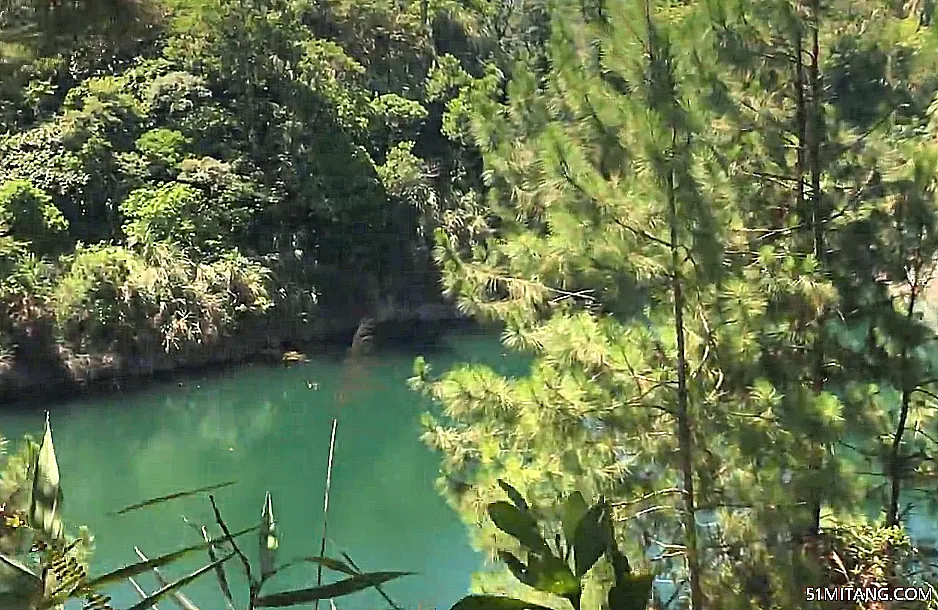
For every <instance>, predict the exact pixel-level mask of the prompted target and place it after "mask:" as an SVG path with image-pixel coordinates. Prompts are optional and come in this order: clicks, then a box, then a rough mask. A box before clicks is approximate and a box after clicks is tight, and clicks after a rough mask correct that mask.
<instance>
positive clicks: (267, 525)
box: [258, 491, 280, 579]
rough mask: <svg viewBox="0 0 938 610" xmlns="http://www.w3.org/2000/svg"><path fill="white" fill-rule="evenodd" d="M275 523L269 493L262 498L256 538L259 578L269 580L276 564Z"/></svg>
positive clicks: (278, 543) (277, 541)
mask: <svg viewBox="0 0 938 610" xmlns="http://www.w3.org/2000/svg"><path fill="white" fill-rule="evenodd" d="M279 545H280V541H279V540H277V522H276V521H275V520H274V505H273V500H272V499H271V497H270V492H269V491H268V492H267V496H266V497H265V498H264V509H263V510H262V511H261V528H260V536H259V538H258V557H260V563H261V578H262V579H266V578H269V577H270V575H271V574H273V573H274V569H275V567H274V564H276V562H277V547H278V546H279Z"/></svg>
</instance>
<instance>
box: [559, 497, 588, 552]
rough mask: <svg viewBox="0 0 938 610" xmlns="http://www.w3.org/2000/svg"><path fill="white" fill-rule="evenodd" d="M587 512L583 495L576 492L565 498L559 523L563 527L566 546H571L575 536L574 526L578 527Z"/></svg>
mask: <svg viewBox="0 0 938 610" xmlns="http://www.w3.org/2000/svg"><path fill="white" fill-rule="evenodd" d="M588 510H589V506H587V505H586V500H584V499H583V494H581V493H580V492H578V491H575V492H573V493H572V494H570V495H569V496H567V499H566V501H564V503H563V515H562V516H561V523H562V527H563V537H564V538H565V539H566V541H567V544H568V545H570V546H572V545H573V539H574V536H576V526H577V525H579V523H580V520H581V519H582V518H583V515H585V514H586V511H588Z"/></svg>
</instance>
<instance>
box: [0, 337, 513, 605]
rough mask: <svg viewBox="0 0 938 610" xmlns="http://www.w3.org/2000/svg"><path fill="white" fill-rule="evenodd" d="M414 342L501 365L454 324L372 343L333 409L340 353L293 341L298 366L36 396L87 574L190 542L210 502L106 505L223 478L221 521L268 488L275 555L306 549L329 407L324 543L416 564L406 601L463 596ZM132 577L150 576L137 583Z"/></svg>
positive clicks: (357, 554)
mask: <svg viewBox="0 0 938 610" xmlns="http://www.w3.org/2000/svg"><path fill="white" fill-rule="evenodd" d="M418 354H423V355H424V356H425V357H426V358H427V360H428V361H430V362H431V364H433V366H434V368H435V369H436V370H437V371H443V370H446V369H447V368H449V367H450V366H452V365H453V364H455V363H457V362H463V361H471V362H480V361H484V362H488V363H489V364H491V365H492V366H493V367H495V368H497V369H500V370H504V372H508V371H507V370H505V367H506V366H507V365H506V363H507V362H508V360H507V359H506V358H505V357H504V356H502V350H501V346H500V345H499V343H498V341H497V339H496V338H493V337H492V336H491V335H486V334H484V333H479V332H470V333H453V334H450V335H447V336H445V337H435V338H433V340H432V341H429V342H424V343H420V344H416V345H414V344H411V346H410V348H409V349H408V346H407V344H406V343H405V342H401V341H394V340H392V341H383V342H381V343H380V344H379V349H378V351H377V353H376V354H375V357H374V358H372V359H371V362H372V364H370V365H369V368H368V370H367V374H366V379H364V380H362V381H361V382H360V383H357V385H356V387H355V389H354V391H353V392H352V394H351V395H350V396H348V398H347V401H346V403H345V405H344V406H343V407H342V408H341V411H339V410H337V408H336V405H335V401H334V396H335V394H336V392H337V391H338V390H339V388H340V386H341V385H342V378H343V371H344V369H343V355H344V350H341V349H330V350H324V351H323V352H315V353H310V352H307V355H308V356H309V357H310V361H309V362H307V363H302V364H297V365H295V366H290V367H285V366H283V365H282V364H281V365H260V364H258V365H254V366H246V367H240V368H236V369H234V368H228V369H224V370H214V371H211V372H202V373H201V374H199V373H189V374H185V375H177V376H174V377H173V378H172V379H171V380H169V381H167V382H164V383H158V384H154V385H151V386H149V387H146V388H143V389H140V390H139V391H136V392H133V393H125V394H124V395H113V394H112V395H108V396H97V397H85V398H82V399H79V400H75V401H71V402H60V403H56V404H51V405H37V406H43V407H45V408H48V409H49V410H50V411H51V412H52V423H53V428H54V432H55V438H56V450H57V453H58V455H59V462H60V467H61V470H62V479H63V487H64V491H65V503H64V507H63V510H64V514H65V517H66V519H67V523H69V524H70V525H71V526H72V527H75V526H77V525H81V524H84V525H87V526H89V528H90V529H91V531H92V532H93V533H94V534H95V535H96V538H97V551H96V555H95V562H94V569H95V571H96V572H98V571H104V570H110V569H114V568H116V567H119V566H120V565H123V564H126V563H130V562H133V561H134V560H135V555H134V553H133V546H134V545H138V546H140V548H141V550H142V551H144V552H145V553H146V554H147V555H149V556H151V557H152V556H155V555H158V554H161V553H165V552H168V551H171V550H174V549H176V548H179V547H182V546H185V545H189V544H193V543H195V542H198V539H197V538H195V537H194V536H195V533H194V532H193V531H192V530H191V529H190V528H189V527H187V526H185V525H184V524H183V522H182V519H181V517H180V516H181V515H183V514H184V515H185V516H186V517H187V518H188V519H190V520H191V521H194V522H197V523H210V522H211V521H212V514H211V508H210V506H209V505H208V503H207V502H206V501H205V500H204V499H199V498H187V499H182V500H179V501H176V502H173V503H171V504H164V505H160V506H156V507H153V508H150V509H145V510H140V511H135V512H133V513H128V514H126V515H122V516H118V517H112V516H108V513H110V512H111V511H113V510H115V509H118V508H121V507H123V506H127V505H130V504H133V503H135V502H138V501H140V500H142V499H146V498H150V497H156V496H160V495H164V494H166V493H171V492H174V491H177V490H180V489H187V488H196V487H200V486H203V485H206V484H211V483H216V482H221V481H226V480H231V479H235V480H237V481H238V484H237V485H236V486H234V487H231V488H226V489H223V490H219V491H218V492H217V499H218V503H219V507H220V509H221V510H222V512H223V514H224V515H225V517H226V520H227V521H228V522H229V524H230V525H231V526H232V528H241V527H244V526H246V525H251V524H254V523H256V522H257V520H258V518H259V516H260V511H261V504H262V502H263V498H264V494H265V492H266V491H268V490H269V491H270V492H271V493H272V494H273V497H274V502H275V514H276V516H277V520H278V528H279V530H280V532H281V548H280V556H281V557H282V558H284V559H289V558H292V557H297V556H304V555H311V554H316V553H318V550H319V535H320V532H321V529H320V528H321V525H322V501H323V498H322V494H323V485H324V481H325V470H326V458H327V453H328V444H329V432H330V422H331V419H332V417H333V416H334V415H335V414H336V413H338V414H339V433H338V442H337V446H336V454H335V471H334V475H333V480H332V491H331V498H330V507H331V508H330V517H329V532H330V538H331V539H332V540H333V541H334V542H332V543H330V546H329V548H328V549H327V554H330V555H338V554H339V553H340V552H341V551H346V552H348V553H349V554H350V555H351V556H352V557H353V558H354V560H355V561H356V562H357V563H358V564H360V565H361V566H362V568H363V569H365V570H410V571H414V572H417V573H418V575H416V576H411V577H408V578H404V579H401V580H399V581H395V582H392V583H388V585H387V587H386V589H387V592H388V593H389V594H390V595H391V596H392V597H393V598H394V599H395V600H396V601H397V602H398V603H400V604H401V605H402V606H404V607H405V608H408V609H411V608H417V607H418V606H420V607H422V608H424V609H425V610H430V609H432V608H440V609H442V608H446V607H448V606H449V605H450V604H452V603H453V602H455V601H456V600H457V599H458V598H460V597H461V596H462V595H463V594H465V592H466V590H467V588H468V583H469V577H470V574H471V573H472V572H473V571H475V570H476V569H478V568H479V567H480V558H479V557H478V555H477V554H476V553H475V552H474V551H472V549H471V548H470V547H469V545H468V542H467V536H466V532H467V530H466V528H465V526H464V525H463V524H462V523H460V522H459V520H458V518H457V517H456V515H455V514H454V513H453V512H452V511H451V510H450V509H449V508H448V507H447V506H446V504H445V502H444V501H443V500H442V499H441V498H440V497H439V496H438V494H437V492H436V491H435V488H434V480H435V479H436V477H437V475H438V458H437V456H435V455H434V454H433V453H431V452H430V451H429V450H428V449H427V448H426V447H425V446H424V445H423V444H422V443H421V442H420V440H419V423H418V422H419V417H420V414H421V413H422V412H423V411H424V410H426V409H427V408H428V406H429V405H428V404H427V403H426V402H424V401H423V400H422V399H421V398H420V397H419V396H417V395H415V394H414V393H413V392H411V391H410V390H408V389H407V387H406V383H405V381H406V379H407V377H409V376H410V372H411V367H412V362H413V359H414V357H415V356H417V355H418ZM508 368H512V367H508ZM41 423H42V415H41V413H40V411H39V410H37V409H36V408H32V409H28V410H24V409H18V410H6V409H5V410H4V411H3V412H2V413H0V430H2V431H3V433H4V434H5V435H6V436H8V437H14V438H15V437H18V436H19V435H21V434H22V433H25V432H36V431H37V430H39V429H40V428H41ZM246 542H247V547H248V548H250V547H252V546H254V545H253V544H251V541H250V540H246ZM199 565H200V563H199V561H198V560H193V561H192V562H189V563H186V564H184V565H180V566H176V567H175V569H174V570H172V571H170V574H169V575H170V576H175V577H178V576H182V575H184V574H185V573H187V571H188V570H191V569H194V568H196V567H198V566H199ZM234 568H235V566H234V565H232V567H231V569H230V570H229V572H230V577H231V578H232V580H233V581H234V583H233V585H234V586H235V587H236V588H239V589H240V588H242V587H241V586H240V585H242V584H243V581H241V580H240V577H239V576H238V574H237V570H236V569H234ZM315 577H316V574H315V568H314V567H311V566H307V567H297V568H296V569H295V570H293V571H291V572H289V573H287V574H284V575H283V576H278V577H277V580H276V581H274V582H272V583H271V587H272V588H271V591H274V590H286V589H290V588H296V587H307V586H313V585H314V584H315ZM330 580H331V579H330ZM327 582H328V580H327ZM141 585H143V586H144V588H146V589H148V590H153V589H154V588H155V586H156V585H155V583H154V582H152V581H148V580H147V579H142V582H141ZM186 592H187V594H188V595H189V597H191V598H192V599H193V601H195V602H196V603H197V604H199V605H200V606H201V607H202V609H203V610H216V609H218V608H221V607H223V603H222V600H221V598H220V595H219V593H218V589H217V585H216V583H215V582H214V581H213V580H212V578H211V577H207V578H204V579H202V580H199V581H197V582H195V583H194V584H192V585H190V586H189V587H187V589H186ZM113 595H114V606H115V607H117V608H121V607H129V605H130V604H132V603H134V602H135V601H137V597H136V594H135V593H134V591H133V590H132V589H130V588H129V587H126V588H124V587H121V588H119V589H117V590H115V591H114V593H113ZM341 602H342V603H341V604H338V605H339V608H340V610H373V609H375V608H382V607H385V606H386V603H385V602H384V601H383V600H382V599H381V598H380V597H378V595H377V594H376V593H375V592H373V591H367V592H363V593H362V594H356V595H355V596H353V597H349V598H343V599H342V600H341ZM69 610H71V609H69Z"/></svg>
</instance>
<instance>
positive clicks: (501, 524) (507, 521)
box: [488, 502, 550, 554]
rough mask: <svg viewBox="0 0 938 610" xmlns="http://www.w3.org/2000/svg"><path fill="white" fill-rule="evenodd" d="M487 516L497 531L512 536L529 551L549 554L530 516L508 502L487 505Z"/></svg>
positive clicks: (535, 523)
mask: <svg viewBox="0 0 938 610" xmlns="http://www.w3.org/2000/svg"><path fill="white" fill-rule="evenodd" d="M488 514H489V517H491V519H492V522H493V523H495V526H496V527H497V528H498V529H500V530H502V531H503V532H505V533H506V534H508V535H509V536H514V537H515V538H517V539H518V541H519V542H520V543H521V544H523V545H524V546H526V547H528V548H529V549H530V550H532V551H534V552H536V553H545V554H549V553H550V549H549V548H548V547H547V543H546V542H544V539H543V538H541V534H540V532H539V531H538V529H537V522H536V521H535V520H534V517H532V516H531V515H530V514H528V513H524V512H521V511H520V510H519V509H518V507H516V506H515V505H513V504H509V503H508V502H495V503H493V504H489V506H488Z"/></svg>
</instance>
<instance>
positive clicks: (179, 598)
mask: <svg viewBox="0 0 938 610" xmlns="http://www.w3.org/2000/svg"><path fill="white" fill-rule="evenodd" d="M134 553H136V554H137V557H139V558H140V559H142V560H143V561H147V556H146V555H144V554H143V551H141V550H140V549H139V548H138V547H134ZM213 561H217V560H213ZM153 576H154V577H155V578H156V582H157V584H158V585H159V586H160V587H165V586H167V585H168V584H169V581H168V580H166V578H165V577H164V576H163V573H162V572H160V570H159V568H153ZM169 595H170V597H172V598H173V601H174V602H176V605H177V606H179V607H180V608H182V610H199V607H198V606H196V605H195V604H193V603H192V600H190V599H189V598H188V597H186V596H185V595H183V593H182V591H173V592H171V593H170V594H169ZM143 598H144V599H146V595H144V596H143Z"/></svg>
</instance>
